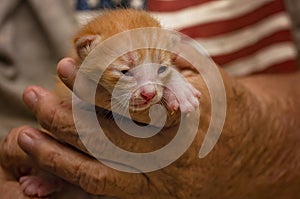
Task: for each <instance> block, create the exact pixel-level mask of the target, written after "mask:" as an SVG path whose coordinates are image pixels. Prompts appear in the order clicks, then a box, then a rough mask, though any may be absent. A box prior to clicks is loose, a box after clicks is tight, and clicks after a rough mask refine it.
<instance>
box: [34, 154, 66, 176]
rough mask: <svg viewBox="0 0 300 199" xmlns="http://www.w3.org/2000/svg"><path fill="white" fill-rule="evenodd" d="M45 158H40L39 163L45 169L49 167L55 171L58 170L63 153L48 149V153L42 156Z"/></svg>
mask: <svg viewBox="0 0 300 199" xmlns="http://www.w3.org/2000/svg"><path fill="white" fill-rule="evenodd" d="M42 157H43V158H42V159H41V160H39V163H40V164H41V165H43V167H44V168H45V169H49V170H51V171H53V172H56V171H57V170H58V160H59V159H60V157H61V154H60V153H59V152H57V151H54V150H51V151H48V153H47V155H45V156H42Z"/></svg>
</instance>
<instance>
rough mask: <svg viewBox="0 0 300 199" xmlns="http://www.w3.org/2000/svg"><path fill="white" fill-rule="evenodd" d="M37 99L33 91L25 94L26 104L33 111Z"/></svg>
mask: <svg viewBox="0 0 300 199" xmlns="http://www.w3.org/2000/svg"><path fill="white" fill-rule="evenodd" d="M37 99H38V98H37V95H36V94H35V92H34V91H32V90H31V91H29V92H27V93H24V102H25V104H26V105H27V106H28V107H29V108H30V109H33V108H34V107H35V104H36V102H37Z"/></svg>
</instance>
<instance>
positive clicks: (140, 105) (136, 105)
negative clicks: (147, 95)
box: [129, 99, 159, 111]
mask: <svg viewBox="0 0 300 199" xmlns="http://www.w3.org/2000/svg"><path fill="white" fill-rule="evenodd" d="M158 102H159V100H158V99H156V100H155V99H152V100H149V101H143V102H132V103H130V106H129V108H130V109H131V110H133V111H142V110H145V109H147V108H149V107H150V106H151V105H153V104H157V103H158Z"/></svg>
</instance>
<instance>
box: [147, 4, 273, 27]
mask: <svg viewBox="0 0 300 199" xmlns="http://www.w3.org/2000/svg"><path fill="white" fill-rule="evenodd" d="M270 1H273V0H219V1H212V2H208V3H204V4H201V5H198V6H191V7H190V8H185V9H182V10H179V11H174V12H152V14H153V15H154V16H155V17H156V18H158V20H159V21H160V22H161V23H162V25H163V26H164V27H166V28H173V29H182V28H186V27H190V26H194V25H200V24H204V23H211V22H215V21H219V20H226V19H232V18H236V17H239V16H241V15H244V14H246V13H249V12H251V11H254V10H255V9H257V8H259V7H261V6H263V5H265V4H267V3H269V2H270Z"/></svg>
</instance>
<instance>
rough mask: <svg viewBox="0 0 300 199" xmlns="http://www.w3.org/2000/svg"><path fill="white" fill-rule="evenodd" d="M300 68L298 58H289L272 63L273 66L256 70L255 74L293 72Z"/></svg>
mask: <svg viewBox="0 0 300 199" xmlns="http://www.w3.org/2000/svg"><path fill="white" fill-rule="evenodd" d="M298 70H299V67H298V66H297V61H296V60H289V61H285V62H282V63H279V64H275V65H272V66H271V67H269V68H267V69H265V70H263V71H259V72H255V73H253V74H260V73H291V72H296V71H298Z"/></svg>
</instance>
